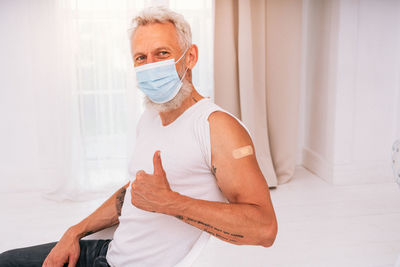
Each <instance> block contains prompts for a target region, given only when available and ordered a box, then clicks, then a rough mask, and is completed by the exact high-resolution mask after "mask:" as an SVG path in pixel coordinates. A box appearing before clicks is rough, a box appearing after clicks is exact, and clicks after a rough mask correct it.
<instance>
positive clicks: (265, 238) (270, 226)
mask: <svg viewBox="0 0 400 267" xmlns="http://www.w3.org/2000/svg"><path fill="white" fill-rule="evenodd" d="M260 228H261V229H260V231H261V233H260V243H259V245H261V246H263V247H271V246H272V245H273V244H274V242H275V239H276V235H277V233H278V223H277V221H276V219H275V218H273V219H272V220H271V221H270V222H269V223H267V224H265V225H264V226H262V227H260Z"/></svg>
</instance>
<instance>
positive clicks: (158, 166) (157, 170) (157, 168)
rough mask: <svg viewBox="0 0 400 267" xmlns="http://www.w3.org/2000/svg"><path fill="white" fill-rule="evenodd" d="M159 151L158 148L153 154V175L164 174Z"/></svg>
mask: <svg viewBox="0 0 400 267" xmlns="http://www.w3.org/2000/svg"><path fill="white" fill-rule="evenodd" d="M160 153H161V152H160V151H159V150H157V151H156V152H155V153H154V156H153V165H154V174H155V175H163V174H164V168H163V166H162V162H161V155H160Z"/></svg>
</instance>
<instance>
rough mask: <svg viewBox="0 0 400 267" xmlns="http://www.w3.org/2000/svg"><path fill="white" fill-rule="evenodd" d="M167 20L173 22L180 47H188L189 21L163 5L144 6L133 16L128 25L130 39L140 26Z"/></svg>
mask: <svg viewBox="0 0 400 267" xmlns="http://www.w3.org/2000/svg"><path fill="white" fill-rule="evenodd" d="M167 22H171V23H172V24H174V26H175V29H176V33H177V34H178V42H179V45H180V47H181V49H182V50H186V49H188V48H189V46H190V45H191V44H192V31H191V30H190V25H189V23H188V22H187V21H186V20H185V18H184V17H183V16H182V15H181V14H179V13H176V12H174V11H172V10H170V9H169V8H167V7H163V6H158V7H148V8H145V9H143V10H142V11H141V12H140V13H139V14H138V15H137V16H136V17H135V18H133V19H132V21H131V27H130V31H131V32H130V37H131V38H130V39H131V40H132V36H133V34H135V31H136V29H137V28H138V27H140V26H145V25H148V24H153V23H167Z"/></svg>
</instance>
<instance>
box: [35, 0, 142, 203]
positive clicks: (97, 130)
mask: <svg viewBox="0 0 400 267" xmlns="http://www.w3.org/2000/svg"><path fill="white" fill-rule="evenodd" d="M126 2H127V1H65V0H60V1H55V2H53V5H54V6H53V8H54V13H55V14H56V15H55V19H54V20H55V21H54V23H55V25H56V27H55V28H56V31H55V32H54V36H53V38H54V39H55V44H56V47H57V51H56V57H57V70H58V75H59V76H60V79H59V81H58V90H57V92H58V94H57V95H56V97H58V98H59V100H60V104H59V105H57V106H53V105H51V108H52V109H54V108H55V109H56V110H57V111H58V112H59V113H60V114H61V116H59V119H60V121H61V122H62V123H61V124H59V126H60V127H61V129H62V131H61V132H60V136H59V138H60V139H59V142H58V143H57V144H58V146H59V150H58V151H57V152H56V157H57V158H58V160H57V169H58V170H59V182H58V183H56V185H55V186H54V187H53V188H52V190H51V191H50V192H48V193H46V194H45V196H46V197H49V198H52V199H56V200H64V199H70V200H81V199H88V198H91V197H94V196H96V195H98V194H102V193H104V191H106V192H107V191H109V190H115V188H116V187H118V186H121V185H122V184H123V183H124V181H125V180H127V179H129V177H128V174H127V172H126V169H127V168H126V166H127V159H128V158H129V156H128V155H129V152H130V151H131V148H132V145H133V141H134V134H133V132H134V126H135V124H136V120H137V118H138V116H139V114H140V112H141V111H142V105H141V97H140V96H139V95H138V94H137V90H135V85H134V77H133V71H132V63H131V60H130V52H129V42H128V38H127V37H128V35H127V29H128V25H129V24H128V23H129V14H128V10H127V7H126V5H127V3H126ZM39 100H40V101H41V102H42V103H41V106H42V105H43V106H46V105H47V107H48V108H50V105H49V103H51V102H52V100H54V99H51V98H49V97H47V96H46V97H43V98H40V99H39ZM49 111H50V110H49V109H47V110H45V111H44V112H45V113H48V112H49ZM44 116H46V115H44ZM53 126H54V125H53ZM50 127H52V126H50ZM43 141H44V142H41V143H39V144H40V145H41V146H43V147H45V146H47V142H46V140H43Z"/></svg>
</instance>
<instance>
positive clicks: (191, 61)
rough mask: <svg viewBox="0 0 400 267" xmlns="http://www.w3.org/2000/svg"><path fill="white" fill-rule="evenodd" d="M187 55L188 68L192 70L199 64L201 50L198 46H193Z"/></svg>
mask: <svg viewBox="0 0 400 267" xmlns="http://www.w3.org/2000/svg"><path fill="white" fill-rule="evenodd" d="M186 53H187V55H186V57H185V63H186V66H187V67H188V68H189V70H192V69H193V68H194V66H195V65H196V63H197V60H198V59H199V57H198V56H199V48H198V47H197V45H195V44H192V45H191V46H190V47H189V49H188V51H187V52H186Z"/></svg>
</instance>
